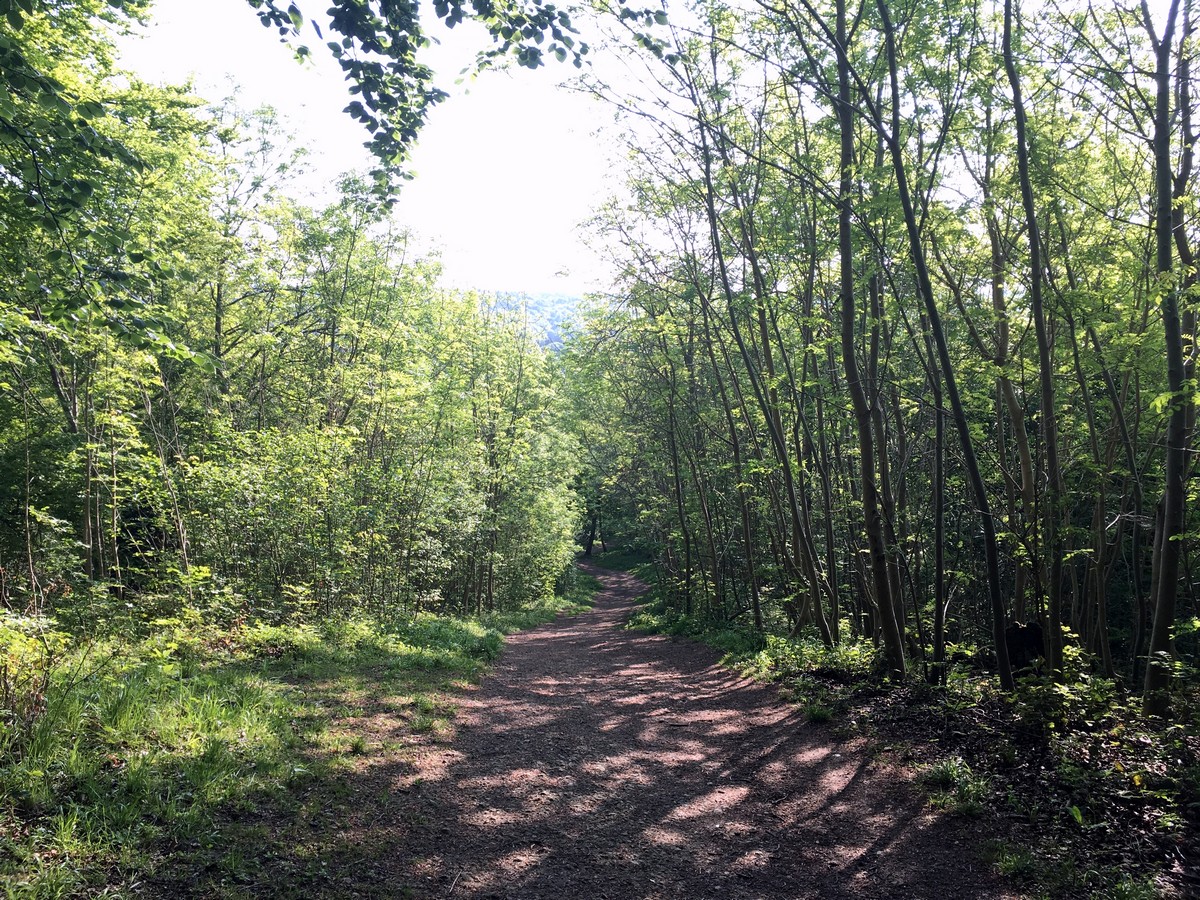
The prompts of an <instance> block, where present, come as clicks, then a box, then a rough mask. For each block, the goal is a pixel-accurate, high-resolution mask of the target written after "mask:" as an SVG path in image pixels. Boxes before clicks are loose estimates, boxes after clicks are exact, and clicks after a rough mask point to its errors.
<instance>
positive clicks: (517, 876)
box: [393, 591, 1002, 900]
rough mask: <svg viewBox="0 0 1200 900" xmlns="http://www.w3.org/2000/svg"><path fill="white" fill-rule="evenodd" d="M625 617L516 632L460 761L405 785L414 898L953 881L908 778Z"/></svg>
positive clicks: (434, 755) (427, 763) (808, 891)
mask: <svg viewBox="0 0 1200 900" xmlns="http://www.w3.org/2000/svg"><path fill="white" fill-rule="evenodd" d="M628 609H629V607H628V605H627V602H626V599H625V597H624V596H622V594H621V593H620V592H619V591H617V592H611V593H608V594H607V595H602V596H601V597H600V598H599V600H598V602H597V604H596V607H595V609H594V610H593V611H592V612H590V613H588V614H586V615H584V616H580V617H577V618H573V619H569V620H563V621H560V622H556V623H553V624H551V625H548V626H544V627H542V628H540V629H538V630H536V631H532V632H527V633H523V634H518V635H516V636H514V637H513V638H512V639H511V640H510V644H509V647H508V650H507V651H506V653H505V654H504V656H502V657H501V659H500V660H499V661H498V663H497V665H496V668H495V670H494V673H493V675H492V676H491V677H490V678H489V679H487V680H485V682H484V683H483V684H482V685H481V686H480V688H479V689H478V690H474V691H470V692H468V694H467V696H466V697H464V698H463V700H462V704H461V708H460V714H459V716H458V718H457V720H456V723H455V727H456V729H457V736H456V738H455V741H454V743H453V746H452V747H446V748H433V747H431V748H429V749H428V752H427V753H425V754H423V755H421V756H420V757H419V758H417V759H415V760H414V762H413V765H412V766H409V765H405V766H404V767H403V769H404V772H403V774H401V772H400V771H399V770H397V771H396V772H394V774H393V784H398V785H401V784H402V785H404V787H403V791H404V793H403V794H402V796H403V797H404V798H405V799H406V802H407V803H408V807H407V808H408V809H409V812H408V814H407V818H406V819H405V820H404V821H405V822H406V823H407V827H408V831H407V836H406V840H405V844H404V846H405V850H404V851H403V858H402V860H401V861H400V862H398V863H397V865H400V866H401V867H402V868H403V871H404V876H403V878H402V879H401V881H400V882H397V884H401V883H403V886H404V890H405V891H407V892H409V893H410V894H412V895H413V896H418V897H443V896H453V897H455V898H459V897H465V898H481V900H482V898H490V897H496V898H499V897H504V898H518V897H519V898H530V900H550V898H555V900H557V898H567V900H585V898H591V897H610V898H622V900H624V898H645V900H649V898H657V897H663V898H668V897H670V898H676V900H682V898H687V900H692V898H718V897H719V898H744V900H749V898H785V897H786V898H808V897H811V898H821V900H824V898H832V900H850V898H855V897H859V896H863V895H870V896H876V895H877V894H876V892H877V888H878V887H879V885H878V883H877V879H876V878H875V874H874V869H875V867H876V866H877V864H878V863H879V862H880V861H881V860H885V859H886V860H888V865H889V866H891V867H892V868H893V869H894V870H895V871H898V872H901V873H902V875H901V877H900V879H899V880H898V881H895V883H893V884H891V885H889V887H888V892H887V893H886V894H885V895H886V896H889V897H893V896H894V897H897V898H899V897H909V896H921V894H920V893H919V892H914V891H913V890H911V889H910V888H911V887H912V886H913V885H917V884H921V883H923V882H922V879H923V878H924V877H925V875H923V874H922V873H925V872H927V871H928V870H929V869H930V868H931V867H932V868H935V869H938V870H939V872H940V875H939V877H942V878H950V883H954V879H955V878H957V877H958V876H957V875H956V874H955V872H956V869H955V866H957V865H958V864H959V861H958V860H956V859H955V858H954V854H953V853H952V852H951V853H945V852H942V851H941V850H938V851H937V852H935V853H933V854H932V855H931V853H930V852H929V847H930V846H931V842H935V841H937V840H941V839H940V838H937V836H936V833H935V832H936V829H937V828H938V827H940V826H939V825H938V823H937V822H936V821H935V820H933V819H931V818H929V817H928V816H925V817H922V816H923V815H924V814H923V813H922V809H921V804H920V803H919V802H913V801H911V800H910V798H909V795H908V794H907V793H905V792H904V790H903V786H904V785H903V780H902V779H897V778H893V777H891V774H890V773H888V772H887V771H885V770H882V769H879V768H878V767H875V766H872V764H871V762H870V759H869V757H867V756H866V755H865V754H863V753H862V752H861V749H860V748H858V747H856V746H855V745H854V744H852V743H845V742H838V741H836V740H834V739H832V738H831V737H830V735H829V734H828V732H826V731H824V730H821V729H817V728H813V727H812V726H810V725H808V724H806V723H805V722H804V717H803V714H802V713H801V712H800V711H798V710H796V709H795V708H793V707H790V706H788V705H787V704H784V703H781V702H780V701H779V700H778V697H777V695H776V693H775V692H774V690H772V689H771V688H770V687H767V686H764V685H762V684H758V683H755V682H751V681H748V680H747V679H745V678H742V677H741V676H739V675H737V674H736V673H731V672H729V671H727V670H725V669H722V668H721V667H720V666H717V665H715V664H714V663H713V659H712V656H713V654H712V653H711V652H710V651H708V650H707V649H706V648H704V647H701V646H698V645H695V644H690V643H685V642H679V641H673V640H672V639H670V638H667V637H662V636H656V635H646V634H639V633H634V632H629V631H626V630H625V629H624V628H623V627H622V624H623V621H624V617H625V616H626V614H627V612H628ZM410 770H411V771H410ZM927 835H928V837H926V836H927ZM938 846H940V844H938ZM947 873H949V874H947ZM957 896H964V897H967V896H970V897H999V896H1002V894H1000V893H997V892H995V891H992V890H990V889H989V890H988V891H985V892H980V891H979V890H976V889H975V888H971V889H969V890H966V891H964V892H960V893H959V894H957Z"/></svg>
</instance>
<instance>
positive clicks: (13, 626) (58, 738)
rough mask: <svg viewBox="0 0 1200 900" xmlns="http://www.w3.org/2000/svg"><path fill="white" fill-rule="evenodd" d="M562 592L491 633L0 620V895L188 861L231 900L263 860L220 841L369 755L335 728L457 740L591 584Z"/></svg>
mask: <svg viewBox="0 0 1200 900" xmlns="http://www.w3.org/2000/svg"><path fill="white" fill-rule="evenodd" d="M567 588H568V589H567V592H566V596H565V597H560V598H556V599H555V600H554V601H551V600H549V599H548V600H547V601H545V602H544V603H543V604H541V605H539V606H535V607H533V608H527V609H523V610H520V611H519V612H514V613H504V614H498V613H497V614H490V615H487V616H486V617H484V618H483V619H482V620H462V619H456V618H451V617H447V616H438V615H433V614H429V613H423V614H420V615H418V616H416V617H415V618H412V619H405V620H400V621H381V620H378V619H372V618H366V617H350V618H342V619H335V620H331V621H325V622H321V623H299V624H264V623H259V622H235V623H234V624H233V625H232V626H229V625H225V626H223V627H222V626H219V625H218V624H216V622H215V621H213V620H211V619H208V618H206V617H205V615H203V614H202V613H200V612H197V611H195V610H185V611H184V612H183V613H181V614H180V615H178V616H175V617H171V618H162V619H157V620H155V621H153V622H150V623H148V627H147V628H146V629H145V632H146V633H145V636H143V637H138V638H130V637H121V636H111V637H108V638H105V639H94V640H88V641H77V640H76V639H75V638H74V637H73V636H72V635H71V634H69V633H67V632H66V631H64V630H60V629H59V628H57V627H56V626H55V623H54V622H53V621H52V620H50V619H44V618H39V619H32V618H28V617H18V616H14V615H8V616H7V617H6V618H3V619H0V700H2V701H3V703H4V706H3V709H0V886H2V887H3V896H5V897H7V898H57V897H71V896H95V895H98V894H100V893H104V894H105V895H106V896H118V897H119V896H133V895H135V894H138V891H139V889H138V888H136V886H137V885H138V884H141V885H142V890H144V887H145V885H146V884H155V883H160V884H161V883H167V882H169V883H180V880H181V877H182V880H183V881H185V882H186V880H187V873H186V858H189V857H188V855H187V854H184V856H183V857H181V856H180V848H190V849H189V850H188V852H189V853H190V854H191V857H194V860H195V861H196V864H197V865H203V866H206V867H209V868H212V867H214V866H215V868H216V869H218V870H225V874H226V875H228V876H229V878H232V879H233V882H232V883H236V880H237V875H238V873H239V872H240V871H243V870H246V869H248V868H250V867H253V866H254V865H256V863H255V860H254V848H247V849H238V848H237V847H236V846H234V844H236V841H235V842H232V843H231V842H230V841H227V840H223V839H222V837H221V831H222V829H223V828H224V827H225V825H226V824H227V823H229V822H231V821H233V820H236V819H237V818H238V817H239V816H241V817H244V816H246V815H250V814H254V813H255V811H261V810H263V809H268V808H282V809H285V810H286V809H287V808H289V804H292V805H294V804H295V803H296V802H297V801H296V799H295V796H296V794H297V791H303V790H306V789H308V788H311V786H312V785H314V784H322V783H325V782H328V781H329V780H330V779H331V778H334V777H335V776H336V775H337V773H338V772H339V770H340V769H341V768H344V767H345V765H346V763H345V760H346V758H348V757H351V756H360V755H363V754H366V753H368V752H369V751H370V750H372V749H373V747H372V746H370V745H369V744H368V742H367V739H366V737H364V736H363V735H361V734H357V735H356V734H344V733H342V732H341V731H340V730H339V729H337V728H336V727H331V725H332V723H335V721H336V720H337V719H338V717H339V716H340V715H346V714H347V711H348V709H349V708H350V707H351V706H352V705H353V704H355V703H359V702H361V701H362V698H368V699H371V698H374V699H378V698H384V697H386V701H387V703H388V704H389V708H393V709H397V710H399V711H400V714H401V716H402V718H403V720H404V722H405V723H406V727H407V729H408V730H409V731H411V732H413V733H416V734H421V733H426V734H430V735H433V736H436V735H438V734H440V733H442V732H444V731H446V729H447V728H448V722H449V719H450V717H451V716H452V715H453V712H454V701H453V693H454V690H455V689H456V688H457V687H460V686H462V685H463V684H464V683H466V682H468V681H470V680H472V679H474V678H475V677H477V676H478V674H479V673H480V672H481V670H482V669H483V668H484V667H485V666H486V665H487V663H488V662H489V661H490V660H492V659H494V658H495V657H496V655H497V654H498V653H499V652H500V649H501V647H502V645H503V640H504V634H506V633H510V632H513V631H516V630H518V629H521V628H527V627H531V626H533V625H536V624H538V623H540V622H543V621H546V620H547V619H549V618H552V617H553V616H554V614H555V613H556V612H557V611H558V610H560V609H563V608H564V607H565V608H567V609H568V610H569V611H577V610H579V609H581V608H583V607H584V606H585V605H586V602H587V598H588V596H589V595H590V592H591V591H592V590H593V588H594V581H593V580H592V579H590V578H589V577H587V576H584V577H581V578H579V579H576V580H574V581H573V582H572V583H571V584H569V585H568V586H567ZM213 848H217V849H219V850H220V852H219V854H218V856H217V859H216V861H215V862H214V860H213V859H212V854H213V853H214V852H216V851H215V850H214V849H213ZM181 858H182V859H184V860H185V862H184V866H185V871H184V872H183V873H182V876H181V872H180V871H179V866H180V864H181ZM218 874H220V872H219V873H218ZM163 879H166V882H164V881H163ZM233 895H236V890H234V891H233Z"/></svg>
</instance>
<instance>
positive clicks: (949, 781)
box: [921, 756, 990, 816]
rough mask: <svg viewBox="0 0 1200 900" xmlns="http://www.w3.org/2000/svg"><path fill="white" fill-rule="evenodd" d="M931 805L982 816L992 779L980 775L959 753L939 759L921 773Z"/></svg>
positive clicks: (967, 814) (966, 814) (968, 814)
mask: <svg viewBox="0 0 1200 900" xmlns="http://www.w3.org/2000/svg"><path fill="white" fill-rule="evenodd" d="M921 782H922V784H924V785H925V788H926V790H927V791H928V793H929V805H930V806H932V807H933V808H934V809H945V810H949V811H951V812H956V813H960V814H961V815H965V816H978V815H980V814H981V813H982V812H983V811H984V809H985V808H986V804H987V799H988V795H989V793H990V788H989V784H988V780H987V779H986V778H984V777H981V776H979V775H976V774H975V773H974V772H972V771H971V767H970V766H969V765H967V763H966V762H965V761H964V760H963V759H962V757H959V756H948V757H945V758H944V759H939V760H937V761H936V762H934V763H933V764H931V765H930V766H928V767H927V768H926V769H925V770H924V771H923V772H922V773H921Z"/></svg>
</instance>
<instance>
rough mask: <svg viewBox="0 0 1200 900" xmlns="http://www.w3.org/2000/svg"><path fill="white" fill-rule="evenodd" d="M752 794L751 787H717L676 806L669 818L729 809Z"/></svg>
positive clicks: (694, 816) (694, 815) (685, 817)
mask: <svg viewBox="0 0 1200 900" xmlns="http://www.w3.org/2000/svg"><path fill="white" fill-rule="evenodd" d="M749 795H750V788H748V787H737V788H724V787H720V788H716V789H715V790H712V791H710V792H709V793H707V794H703V795H701V796H699V797H696V798H694V799H692V800H690V801H688V802H687V803H683V804H680V805H679V806H677V807H675V809H674V810H673V811H672V812H671V814H670V815H669V816H668V817H667V818H668V819H694V818H697V817H698V816H707V815H712V814H714V813H720V812H724V811H728V810H729V807H730V806H731V805H733V804H736V803H738V802H739V801H741V800H745V799H746V797H748V796H749Z"/></svg>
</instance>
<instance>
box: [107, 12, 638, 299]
mask: <svg viewBox="0 0 1200 900" xmlns="http://www.w3.org/2000/svg"><path fill="white" fill-rule="evenodd" d="M324 6H325V4H324V3H323V0H306V2H304V3H302V4H301V8H302V9H304V11H305V12H306V13H307V14H308V15H310V16H312V15H314V14H316V15H317V17H318V21H320V17H319V16H320V14H322V13H323V11H324ZM433 28H436V30H434V35H435V36H436V37H439V38H441V39H442V40H443V44H442V46H440V47H436V48H433V49H432V50H431V52H430V56H429V61H430V63H431V64H432V65H433V67H434V69H435V70H436V71H437V72H438V74H439V79H440V86H441V87H442V88H443V89H444V90H447V91H449V92H450V93H451V94H452V96H451V98H450V99H449V100H447V101H446V102H444V103H443V104H441V105H440V106H439V107H437V108H435V109H434V110H433V112H432V114H431V116H430V118H429V121H428V123H427V125H426V127H425V130H424V131H423V132H422V136H421V139H420V142H419V144H418V146H417V148H416V150H415V153H414V155H413V159H412V169H413V170H414V171H415V173H416V175H417V177H416V179H415V180H414V181H411V182H409V183H408V184H407V185H405V187H404V188H403V190H402V193H401V198H400V202H399V204H398V210H397V218H398V219H399V220H400V221H401V222H402V223H403V224H405V225H407V226H408V227H409V228H410V229H412V231H413V232H414V233H415V234H416V235H417V237H418V238H419V239H420V240H421V241H422V242H424V244H425V245H426V246H427V247H432V248H437V249H440V251H441V257H442V263H443V267H444V271H445V281H446V283H447V284H450V285H452V286H455V287H461V288H479V289H484V290H505V291H526V292H530V293H535V292H541V291H551V292H556V293H564V294H572V295H580V294H582V293H583V292H585V291H590V290H598V289H601V288H603V287H605V286H606V285H605V272H604V268H603V265H602V264H601V262H600V260H599V258H598V257H597V256H596V255H595V254H594V253H592V252H591V251H590V250H589V249H588V248H587V247H586V246H585V244H584V240H583V238H584V235H583V233H582V231H581V230H580V229H579V228H578V226H579V225H580V223H582V222H584V221H585V220H586V219H587V218H588V217H589V216H590V215H591V212H592V210H593V209H594V208H596V207H597V206H598V205H599V204H600V203H601V202H602V201H603V200H604V199H605V198H606V196H607V194H608V193H610V192H612V191H613V190H615V189H616V188H617V184H616V183H614V181H613V180H612V178H613V171H614V169H613V166H614V160H617V159H619V158H620V157H619V153H617V152H614V151H613V150H612V149H611V147H612V143H611V142H610V141H609V140H608V139H607V138H606V137H604V136H602V135H601V134H600V132H599V130H600V129H602V128H606V127H607V126H608V125H609V123H611V121H612V114H611V111H610V110H609V109H608V108H606V107H605V106H604V105H603V104H602V103H600V102H598V101H595V100H593V99H592V98H590V97H587V96H584V95H582V94H580V93H577V92H572V91H570V90H568V89H567V88H565V87H562V86H561V85H560V84H559V82H562V81H565V80H568V79H569V78H570V77H571V76H572V75H573V74H574V73H575V69H574V68H573V67H572V66H570V65H569V64H568V65H559V64H557V63H555V62H554V61H551V62H549V63H547V65H546V66H545V67H543V68H542V69H540V70H538V71H536V72H530V71H527V70H523V69H521V70H518V69H517V68H516V67H514V69H513V71H511V72H490V73H487V74H485V75H483V76H482V77H481V78H479V79H478V80H476V81H473V82H469V83H466V84H464V85H455V84H454V82H455V80H456V79H457V78H458V73H459V72H460V71H461V69H462V68H463V67H464V66H465V65H466V63H467V62H469V61H470V59H471V58H472V55H473V53H474V51H475V50H477V49H479V48H480V47H482V46H483V43H481V40H480V37H479V33H478V32H474V33H473V34H472V33H468V28H467V26H459V27H458V28H456V29H454V30H453V31H446V29H444V28H441V27H438V26H434V25H433V23H431V29H433ZM472 38H474V40H472ZM304 39H305V42H306V43H307V44H308V45H309V46H310V47H312V48H313V50H314V53H315V54H316V55H317V56H318V61H317V62H318V64H317V65H308V66H301V65H299V64H297V63H296V62H295V61H294V59H293V58H292V55H291V53H290V51H289V50H288V49H287V48H286V47H284V46H283V45H282V44H280V43H279V42H278V40H277V39H276V37H275V35H274V32H272V31H270V30H268V29H266V28H264V27H262V26H261V25H260V24H259V22H258V19H257V17H256V16H255V14H254V11H253V10H252V9H251V8H250V6H249V4H248V3H247V2H246V0H203V2H196V0H156V3H155V6H154V20H153V22H152V23H151V25H150V26H149V27H148V29H146V31H145V36H143V37H137V38H133V39H131V40H125V41H122V43H121V61H122V64H123V65H124V66H125V67H127V68H129V69H132V70H134V71H136V72H138V73H139V74H141V76H142V77H143V78H146V79H148V80H151V81H156V82H172V83H179V82H183V81H184V80H186V79H187V78H188V77H193V78H194V80H195V84H196V90H197V92H198V93H199V94H200V95H201V96H203V97H205V98H206V99H209V100H212V101H217V100H220V99H222V98H223V97H226V96H229V95H230V94H231V93H234V92H235V91H236V97H237V101H238V104H239V105H240V106H241V107H243V108H245V109H253V108H255V107H257V106H260V105H263V104H268V105H271V106H273V107H275V108H276V109H277V110H278V111H279V112H280V113H281V114H282V116H283V117H285V119H286V121H287V124H288V126H289V128H290V129H291V130H292V131H293V132H294V134H295V135H296V138H297V140H298V142H299V143H300V145H301V146H303V147H305V148H307V149H308V151H309V157H308V160H307V168H308V169H309V170H310V171H309V173H308V174H307V175H306V176H304V179H303V182H302V185H301V187H302V189H303V190H304V191H306V192H310V193H312V194H314V195H316V196H318V197H320V195H321V194H322V193H324V192H325V191H326V189H327V187H328V186H329V185H332V184H333V183H334V182H335V181H336V179H337V176H338V175H339V174H340V173H342V172H345V171H348V170H351V169H359V170H361V169H366V168H368V167H369V166H370V164H371V160H370V158H369V155H368V154H367V152H366V151H365V150H364V149H363V147H362V144H363V141H364V140H366V137H367V134H366V132H365V131H364V130H363V129H362V128H361V127H360V126H359V125H358V123H356V122H354V121H353V120H351V119H350V117H349V116H347V115H346V114H345V113H343V112H342V109H343V107H345V105H346V104H347V102H348V101H349V96H348V94H347V93H346V84H345V82H344V81H343V80H342V76H341V72H340V70H338V69H337V67H336V65H335V64H334V63H333V61H332V60H331V59H330V58H329V57H328V54H323V53H322V51H323V50H324V43H323V42H322V41H320V40H318V39H317V38H316V36H315V35H314V34H313V33H312V32H311V31H308V32H307V33H306V34H305V35H304ZM608 130H611V129H608ZM328 197H329V195H328V194H326V196H325V199H328Z"/></svg>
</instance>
